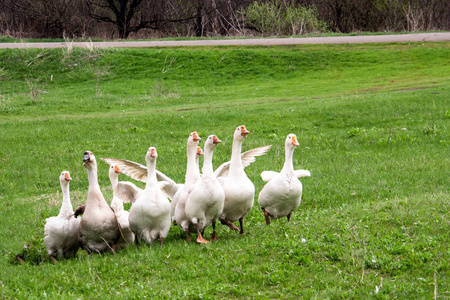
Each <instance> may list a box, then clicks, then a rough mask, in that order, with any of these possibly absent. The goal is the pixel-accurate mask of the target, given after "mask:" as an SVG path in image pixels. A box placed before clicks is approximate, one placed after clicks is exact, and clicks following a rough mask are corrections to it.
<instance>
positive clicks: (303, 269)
mask: <svg viewBox="0 0 450 300" xmlns="http://www.w3.org/2000/svg"><path fill="white" fill-rule="evenodd" d="M449 57H450V43H408V44H368V45H315V46H286V47H213V48H209V47H202V48H170V49H168V48H167V49H166V48H156V49H91V50H89V49H77V48H75V49H67V48H66V49H53V50H42V49H23V50H1V51H0V128H1V130H0V141H1V144H2V147H1V148H0V228H1V230H0V240H1V242H2V243H1V246H0V254H1V256H0V270H1V272H0V274H1V275H0V286H1V296H2V298H6V299H8V298H19V299H23V298H42V297H49V298H75V297H76V298H80V299H85V298H105V299H109V298H115V297H122V298H131V297H133V298H145V297H147V298H187V299H199V298H204V299H217V298H223V299H236V298H240V299H243V298H253V299H276V298H287V299H298V298H305V299H309V298H318V299H342V298H343V299H349V298H359V299H364V298H370V297H372V298H380V299H391V298H400V299H445V298H450V250H449V249H448V245H449V244H450V238H449V235H448V232H449V229H450V216H449V207H450V205H449V204H450V197H449V191H448V186H449V179H448V178H449V175H450V174H449V173H450V172H449V169H450V155H449V153H450V136H449V129H450V128H449V124H450V122H449V120H450V105H449V99H450V75H449V70H450V60H449ZM241 124H245V125H246V126H247V128H248V129H249V130H250V131H251V134H249V135H248V137H247V139H246V140H245V141H244V144H243V150H248V149H250V148H254V147H258V146H262V145H267V144H271V145H273V147H272V149H271V150H270V151H269V153H268V154H266V155H265V156H262V157H259V158H258V159H257V160H256V162H255V163H253V164H251V165H250V166H249V167H247V168H246V172H247V174H248V176H249V178H250V179H251V180H252V181H253V182H254V184H255V188H256V197H255V205H254V207H253V209H252V211H251V213H250V214H249V215H248V216H247V218H246V219H245V220H244V225H245V228H246V234H245V235H239V234H236V233H235V232H231V231H230V230H229V229H228V228H226V227H223V226H221V227H219V228H218V236H219V241H218V242H215V243H211V244H209V245H206V246H205V245H197V244H195V243H186V242H185V239H184V233H183V232H182V231H181V229H179V228H177V227H173V228H171V230H170V232H169V236H168V238H167V239H166V240H165V242H164V246H163V247H162V248H161V247H160V246H159V245H156V244H155V245H152V246H150V247H140V248H137V247H135V246H132V247H129V248H127V249H125V250H123V251H121V252H118V253H117V254H116V255H112V254H104V255H101V256H100V255H94V256H92V257H90V256H88V255H87V254H86V253H84V252H82V251H80V252H79V253H78V255H77V257H76V258H75V259H71V260H62V261H60V262H59V263H58V264H56V265H53V264H52V263H51V262H50V260H49V259H48V258H47V257H46V255H45V248H44V245H43V242H42V238H43V226H44V224H45V218H47V217H49V216H53V215H57V213H58V211H59V208H60V204H61V198H62V196H61V191H60V186H59V181H58V176H59V174H60V172H61V171H62V170H68V171H70V172H71V176H72V178H73V181H72V182H71V185H70V189H71V199H72V203H73V205H74V206H76V205H78V204H82V203H84V202H85V197H86V192H87V187H88V182H87V175H86V170H85V169H84V168H83V166H82V157H83V152H84V151H85V150H91V151H93V152H94V154H95V155H96V156H97V157H115V158H125V159H129V160H133V161H136V162H140V163H144V156H145V153H146V151H147V149H148V147H149V146H155V147H157V149H158V154H159V157H158V162H157V167H158V169H159V170H161V171H163V172H164V173H166V174H167V175H169V176H170V177H172V178H173V179H174V180H175V181H177V182H182V181H183V180H184V173H185V164H186V162H185V161H186V159H185V157H186V154H185V153H186V150H185V148H186V139H187V137H188V135H189V133H190V132H191V131H194V130H195V131H198V133H199V134H200V136H201V137H202V138H204V137H206V136H208V135H209V134H216V135H217V136H218V137H219V138H220V139H221V140H222V141H223V143H222V144H221V145H219V146H218V147H217V148H216V150H215V153H214V166H219V165H220V164H221V163H222V162H225V161H227V160H229V158H230V155H231V143H232V133H233V131H234V129H235V128H236V127H237V126H238V125H241ZM289 133H295V134H296V135H297V137H298V140H299V142H300V146H299V147H297V149H296V151H295V153H294V167H295V168H297V169H307V170H310V171H311V174H312V176H311V177H310V178H303V179H302V183H303V197H302V203H301V205H300V207H299V209H298V210H297V211H296V212H295V213H294V215H293V217H292V219H291V222H290V223H288V222H287V221H286V219H279V220H275V221H274V222H272V224H271V225H270V226H266V225H265V222H264V216H263V214H262V212H261V211H260V210H259V206H258V203H257V194H258V193H259V191H260V190H261V188H262V186H263V182H262V180H261V178H260V173H261V172H262V171H264V170H276V171H279V170H280V169H281V167H282V165H283V162H284V139H285V137H286V135H287V134H289ZM203 140H204V139H203ZM107 172H108V166H107V165H106V164H104V163H103V162H99V182H100V185H101V186H102V187H103V191H104V195H105V197H106V199H107V201H110V199H111V197H112V190H111V188H110V183H109V179H108V173H107ZM121 176H123V175H121ZM120 180H129V179H128V178H127V177H126V176H123V177H120ZM136 184H137V185H139V186H140V187H143V186H144V185H143V184H142V183H138V182H136ZM128 207H129V206H128ZM207 232H208V236H209V232H210V229H208V230H207ZM28 243H30V246H29V248H28V249H27V250H24V249H23V246H24V245H25V244H28ZM18 253H22V254H24V255H27V260H26V261H25V264H23V265H20V264H18V263H17V262H16V261H15V260H14V256H15V255H16V254H18Z"/></svg>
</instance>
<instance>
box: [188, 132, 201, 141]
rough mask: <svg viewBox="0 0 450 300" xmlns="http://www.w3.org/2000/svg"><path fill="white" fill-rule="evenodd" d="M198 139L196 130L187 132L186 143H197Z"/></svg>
mask: <svg viewBox="0 0 450 300" xmlns="http://www.w3.org/2000/svg"><path fill="white" fill-rule="evenodd" d="M199 141H200V136H199V135H198V133H197V131H193V132H191V134H189V138H188V143H196V144H198V142H199Z"/></svg>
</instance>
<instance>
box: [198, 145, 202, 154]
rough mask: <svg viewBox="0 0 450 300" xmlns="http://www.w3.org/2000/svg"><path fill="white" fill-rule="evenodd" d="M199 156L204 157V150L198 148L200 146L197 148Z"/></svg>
mask: <svg viewBox="0 0 450 300" xmlns="http://www.w3.org/2000/svg"><path fill="white" fill-rule="evenodd" d="M197 155H198V156H201V155H203V150H202V148H200V147H198V146H197Z"/></svg>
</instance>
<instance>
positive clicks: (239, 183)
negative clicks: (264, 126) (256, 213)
mask: <svg viewBox="0 0 450 300" xmlns="http://www.w3.org/2000/svg"><path fill="white" fill-rule="evenodd" d="M248 133H249V131H248V130H247V129H246V127H245V126H244V125H241V126H238V127H237V128H236V130H235V132H234V135H233V148H232V152H231V161H230V166H229V172H228V174H227V176H225V177H219V182H220V183H221V185H222V187H223V190H224V191H225V203H224V207H223V212H222V215H221V217H220V221H221V222H222V224H226V225H228V226H229V227H230V228H231V229H233V230H238V228H237V227H236V226H234V225H233V224H232V223H233V222H235V221H237V220H239V224H240V227H241V229H240V233H241V234H244V228H243V219H244V217H245V216H247V214H248V213H249V212H250V210H251V209H252V207H253V202H254V197H255V186H254V185H253V182H251V180H250V179H249V178H248V177H247V174H246V173H245V171H244V166H243V164H242V160H241V148H242V142H243V140H244V139H245V137H246V136H247V134H248Z"/></svg>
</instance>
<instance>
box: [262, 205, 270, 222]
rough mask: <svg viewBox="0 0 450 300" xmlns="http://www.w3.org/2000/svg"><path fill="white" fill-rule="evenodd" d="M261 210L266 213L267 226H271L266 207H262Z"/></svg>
mask: <svg viewBox="0 0 450 300" xmlns="http://www.w3.org/2000/svg"><path fill="white" fill-rule="evenodd" d="M261 210H262V211H263V212H264V218H265V219H266V224H267V225H270V217H269V213H268V212H267V210H266V209H265V208H264V207H261Z"/></svg>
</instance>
